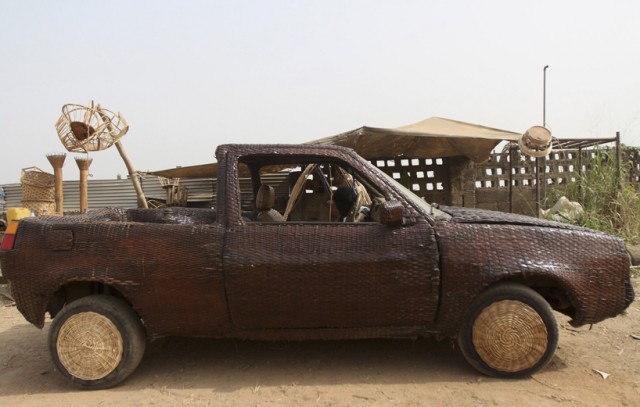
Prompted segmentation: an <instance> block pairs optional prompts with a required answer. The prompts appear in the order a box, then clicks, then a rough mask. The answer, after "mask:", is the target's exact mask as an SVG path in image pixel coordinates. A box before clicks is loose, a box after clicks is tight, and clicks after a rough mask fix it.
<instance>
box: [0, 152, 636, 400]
mask: <svg viewBox="0 0 640 407" xmlns="http://www.w3.org/2000/svg"><path fill="white" fill-rule="evenodd" d="M216 154H217V159H218V173H217V179H218V182H217V189H216V192H217V205H216V207H215V209H196V208H164V209H128V210H127V209H108V210H97V211H90V212H89V213H88V214H86V215H82V216H65V217H58V218H55V217H38V218H27V219H25V220H22V221H21V222H20V223H19V224H12V225H9V228H8V230H7V234H6V235H5V238H4V240H3V242H2V251H0V254H1V260H2V270H3V273H4V274H5V276H6V277H7V279H8V280H9V281H10V282H11V284H12V290H13V295H14V297H15V300H16V304H17V307H18V309H19V310H20V312H21V313H22V314H23V315H24V317H25V318H26V319H27V320H28V321H29V322H31V323H32V324H33V325H35V326H36V327H39V328H42V327H43V326H44V323H45V313H47V312H48V313H49V314H50V315H51V316H52V317H53V321H52V323H51V326H50V328H49V348H50V351H51V356H52V359H53V361H54V363H55V365H56V367H57V369H58V370H59V371H60V372H61V373H62V374H63V375H65V376H66V377H67V378H69V379H70V380H71V381H72V382H73V383H75V384H76V385H78V386H80V387H81V388H87V389H100V388H107V387H110V386H114V385H116V384H117V383H119V382H121V381H122V380H124V379H125V378H126V377H127V376H129V375H130V374H131V373H132V372H133V371H134V370H135V368H136V366H137V365H138V363H139V362H140V360H141V359H142V356H143V353H144V350H145V344H146V343H147V342H148V341H150V340H153V339H155V338H158V337H162V336H169V335H171V336H200V337H216V338H222V337H233V338H245V339H269V340H306V339H345V338H346V339H348V338H370V337H420V336H431V335H432V336H437V337H440V338H445V337H455V338H457V341H458V344H459V347H460V350H461V351H462V353H463V354H464V356H465V357H466V359H467V360H468V361H469V363H470V364H471V365H472V366H473V367H475V368H476V369H477V370H479V371H480V372H482V373H485V374H488V375H492V376H499V377H522V376H526V375H529V374H531V373H533V372H535V371H537V370H539V369H540V368H542V367H543V366H544V365H545V364H546V363H547V362H548V361H549V360H550V359H551V357H552V356H553V354H554V351H555V349H556V346H557V343H558V327H557V324H556V321H555V318H554V314H553V312H552V309H553V310H557V311H559V312H562V313H564V314H567V315H569V316H570V317H571V322H572V323H573V324H575V325H583V324H593V323H596V322H599V321H602V320H604V319H606V318H610V317H614V316H616V315H618V314H620V313H621V312H622V311H624V310H625V309H626V308H627V307H628V306H629V304H630V303H631V301H632V300H633V297H634V293H633V289H632V287H631V284H630V278H629V277H630V276H629V257H628V255H627V252H626V251H625V246H624V243H623V242H622V241H621V240H620V239H617V238H615V237H612V236H609V235H606V234H603V233H598V232H594V231H591V230H587V229H582V228H578V227H574V226H569V225H565V224H560V223H554V222H547V221H542V220H538V219H535V218H531V217H525V216H517V215H512V214H505V213H498V212H490V211H481V210H475V209H468V208H453V207H440V208H437V207H436V206H433V205H429V204H427V203H425V202H424V201H423V200H421V199H419V198H418V197H416V196H415V195H414V194H412V193H411V192H409V191H408V190H406V189H405V188H404V187H402V186H401V185H399V184H398V183H397V182H395V181H394V180H393V179H392V178H390V177H388V176H387V175H385V174H384V173H382V172H381V171H379V170H378V169H377V168H376V167H374V166H373V165H371V164H370V163H368V162H367V161H365V160H364V159H362V158H361V157H359V156H358V155H357V154H355V153H354V152H353V151H352V150H349V149H345V148H341V147H333V146H317V145H316V146H314V145H290V146H286V145H283V146H278V145H224V146H220V147H219V148H218V150H217V151H216ZM276 175H277V176H276ZM278 180H279V181H278ZM283 180H284V181H283ZM166 298H171V299H172V300H171V301H166V300H164V299H166Z"/></svg>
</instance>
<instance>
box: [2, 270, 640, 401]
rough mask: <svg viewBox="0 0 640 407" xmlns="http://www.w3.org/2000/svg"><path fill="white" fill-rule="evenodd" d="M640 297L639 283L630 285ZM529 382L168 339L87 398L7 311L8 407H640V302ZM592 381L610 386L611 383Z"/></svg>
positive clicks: (36, 333) (331, 348)
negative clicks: (129, 370)
mask: <svg viewBox="0 0 640 407" xmlns="http://www.w3.org/2000/svg"><path fill="white" fill-rule="evenodd" d="M634 285H635V287H636V292H638V291H640V280H639V278H638V277H635V278H634ZM558 320H559V324H560V326H561V337H560V346H559V348H558V350H557V352H556V355H555V357H554V358H553V360H552V361H551V363H550V364H549V365H548V366H547V367H546V368H545V369H544V370H543V371H541V372H540V373H538V374H536V375H534V376H532V377H531V378H528V379H522V380H500V379H492V378H488V377H485V376H482V375H480V374H478V373H476V372H475V371H474V370H473V369H472V368H471V367H469V366H468V365H467V364H466V362H465V361H464V359H463V358H462V356H461V355H460V354H459V353H458V351H457V350H456V349H455V347H454V346H453V343H452V342H451V341H449V340H446V341H442V342H437V341H435V340H430V339H421V340H418V341H410V340H359V341H335V342H304V343H292V342H250V341H232V340H203V339H184V338H167V339H162V340H159V341H157V342H154V343H152V344H150V345H149V347H148V349H147V353H146V355H145V357H144V359H143V361H142V363H141V365H140V366H139V367H138V370H137V371H136V372H135V373H134V374H133V375H132V376H131V377H130V378H129V379H128V380H127V381H125V382H124V383H123V384H121V385H120V386H119V387H116V388H114V389H110V390H101V391H93V392H88V391H81V390H76V389H75V388H73V387H71V386H70V385H69V384H68V383H67V382H66V381H65V380H64V379H63V377H62V376H61V375H60V374H59V373H58V372H56V371H55V369H54V367H53V364H52V363H51V361H50V359H49V354H48V351H47V329H48V323H47V326H45V329H43V330H38V329H36V328H34V327H33V326H31V325H29V324H28V323H27V322H26V321H25V320H24V319H23V318H22V316H21V315H20V314H19V313H18V311H17V310H16V308H15V307H14V306H11V305H6V304H5V305H3V306H0V405H2V406H61V405H66V406H86V405H92V406H226V405H229V406H231V405H234V406H235V405H237V406H298V405H309V406H316V405H317V406H334V405H336V406H394V405H397V406H516V405H517V406H547V405H553V406H555V405H558V406H639V405H640V340H638V339H634V337H633V336H632V335H636V336H638V335H640V301H638V300H636V301H635V302H634V303H633V304H632V305H631V307H630V308H629V310H628V311H627V312H626V313H625V314H624V315H621V316H619V317H617V318H615V319H610V320H607V321H604V322H602V323H600V324H597V325H595V326H593V327H592V329H589V327H588V326H587V327H582V328H579V329H575V328H572V327H571V326H570V325H569V324H568V323H567V318H565V317H563V316H561V315H558ZM594 369H597V370H599V371H601V372H604V373H607V374H609V376H608V377H607V378H603V377H602V376H601V375H600V374H599V373H597V372H596V371H595V370H594Z"/></svg>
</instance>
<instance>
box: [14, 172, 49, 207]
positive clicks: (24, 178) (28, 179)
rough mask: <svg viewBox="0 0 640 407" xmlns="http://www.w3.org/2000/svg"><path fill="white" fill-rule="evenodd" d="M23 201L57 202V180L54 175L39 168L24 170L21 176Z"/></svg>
mask: <svg viewBox="0 0 640 407" xmlns="http://www.w3.org/2000/svg"><path fill="white" fill-rule="evenodd" d="M20 185H21V186H22V199H23V200H25V201H44V202H54V201H55V178H54V176H53V174H49V173H48V172H44V171H42V170H41V169H39V168H37V167H30V168H24V169H23V170H22V174H21V176H20Z"/></svg>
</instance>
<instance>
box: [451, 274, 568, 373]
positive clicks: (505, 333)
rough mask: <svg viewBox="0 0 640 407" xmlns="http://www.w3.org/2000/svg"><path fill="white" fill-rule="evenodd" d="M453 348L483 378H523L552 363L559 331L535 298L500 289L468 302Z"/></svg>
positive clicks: (525, 290)
mask: <svg viewBox="0 0 640 407" xmlns="http://www.w3.org/2000/svg"><path fill="white" fill-rule="evenodd" d="M458 344H459V346H460V349H461V351H462V354H463V355H464V357H465V359H467V361H468V362H469V364H471V365H472V366H473V367H474V368H476V369H477V370H479V371H480V372H482V373H484V374H486V375H488V376H494V377H506V378H512V377H522V376H528V375H530V374H532V373H534V372H536V371H537V370H539V369H541V368H542V367H544V366H545V365H546V364H547V363H548V362H549V360H551V358H552V357H553V354H554V352H555V350H556V347H557V346H558V325H557V322H556V319H555V317H554V316H553V312H552V310H551V307H550V306H549V304H548V303H547V301H545V299H544V298H543V297H542V296H541V295H540V294H538V293H537V292H535V291H534V290H532V289H531V288H529V287H526V286H523V285H520V284H514V283H503V284H499V285H496V286H494V287H491V288H489V289H487V290H486V291H485V292H483V293H481V294H480V295H479V296H478V297H477V298H476V299H475V300H474V301H473V303H472V304H471V306H470V307H469V310H468V312H467V315H466V318H465V321H464V323H463V325H462V327H461V328H460V332H459V334H458Z"/></svg>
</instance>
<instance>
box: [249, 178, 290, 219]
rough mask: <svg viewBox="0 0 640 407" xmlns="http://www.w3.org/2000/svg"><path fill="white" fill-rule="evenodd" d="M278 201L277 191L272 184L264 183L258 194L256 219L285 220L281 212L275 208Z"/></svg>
mask: <svg viewBox="0 0 640 407" xmlns="http://www.w3.org/2000/svg"><path fill="white" fill-rule="evenodd" d="M275 201H276V192H275V190H274V189H273V187H272V186H271V185H266V184H262V185H261V186H260V189H258V194H257V195H256V211H257V213H256V217H255V219H256V221H258V222H284V217H283V216H282V215H281V214H280V212H278V211H276V210H275V209H273V204H274V203H275Z"/></svg>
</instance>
